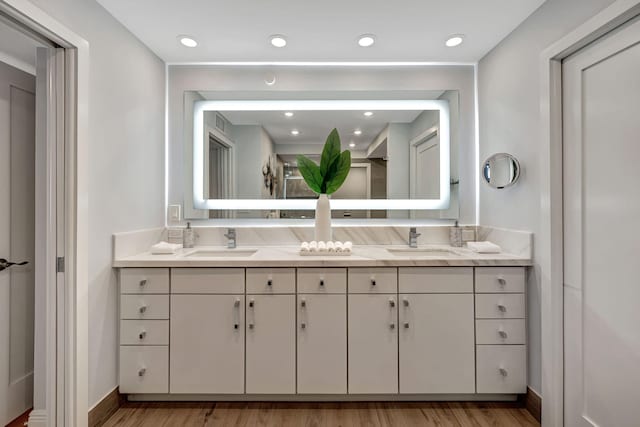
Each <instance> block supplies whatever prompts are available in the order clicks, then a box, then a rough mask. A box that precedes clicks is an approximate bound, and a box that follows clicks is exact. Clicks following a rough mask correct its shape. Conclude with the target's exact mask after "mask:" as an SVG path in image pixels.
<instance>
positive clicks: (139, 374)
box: [138, 368, 147, 377]
mask: <svg viewBox="0 0 640 427" xmlns="http://www.w3.org/2000/svg"><path fill="white" fill-rule="evenodd" d="M146 373H147V368H140V370H139V371H138V376H139V377H143V376H144V374H146Z"/></svg>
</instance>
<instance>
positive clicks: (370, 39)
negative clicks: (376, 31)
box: [358, 34, 376, 47]
mask: <svg viewBox="0 0 640 427" xmlns="http://www.w3.org/2000/svg"><path fill="white" fill-rule="evenodd" d="M375 42H376V36H374V35H373V34H363V35H361V36H360V37H358V44H359V45H360V47H370V46H373V44H374V43H375Z"/></svg>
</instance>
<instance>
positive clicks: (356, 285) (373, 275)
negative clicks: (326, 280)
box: [348, 267, 398, 294]
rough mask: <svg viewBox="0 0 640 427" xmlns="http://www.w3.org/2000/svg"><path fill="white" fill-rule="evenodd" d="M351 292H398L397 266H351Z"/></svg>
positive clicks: (349, 272) (349, 273)
mask: <svg viewBox="0 0 640 427" xmlns="http://www.w3.org/2000/svg"><path fill="white" fill-rule="evenodd" d="M348 278H349V280H348V282H349V293H351V294H371V293H373V294H376V293H377V294H395V293H397V292H398V270H396V269H395V268H385V267H383V268H350V269H349V271H348Z"/></svg>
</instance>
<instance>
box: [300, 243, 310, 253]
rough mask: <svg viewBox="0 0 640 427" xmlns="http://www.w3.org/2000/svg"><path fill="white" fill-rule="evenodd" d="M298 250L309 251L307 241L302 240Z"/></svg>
mask: <svg viewBox="0 0 640 427" xmlns="http://www.w3.org/2000/svg"><path fill="white" fill-rule="evenodd" d="M300 252H309V242H302V243H301V244H300Z"/></svg>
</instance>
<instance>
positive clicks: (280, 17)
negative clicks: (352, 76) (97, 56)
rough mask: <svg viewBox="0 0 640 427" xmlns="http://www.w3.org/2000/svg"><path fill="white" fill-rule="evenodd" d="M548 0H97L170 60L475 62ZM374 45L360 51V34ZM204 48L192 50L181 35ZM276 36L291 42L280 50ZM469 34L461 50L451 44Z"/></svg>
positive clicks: (160, 54) (198, 47) (157, 52)
mask: <svg viewBox="0 0 640 427" xmlns="http://www.w3.org/2000/svg"><path fill="white" fill-rule="evenodd" d="M544 1H545V0H517V1H514V0H482V1H478V0H447V1H443V0H395V1H389V0H348V1H345V0H324V1H301V0H216V1H211V0H181V1H171V0H135V1H131V0H98V2H99V3H100V4H102V6H104V7H105V8H106V9H107V10H108V11H109V12H110V13H111V14H112V15H113V16H115V18H116V19H118V20H119V21H120V22H122V23H123V24H124V25H125V26H126V27H127V28H128V29H129V30H130V31H131V32H132V33H133V34H135V35H136V36H137V37H138V38H139V39H140V40H142V42H144V43H145V44H146V45H147V46H149V48H151V50H153V51H154V52H155V53H156V54H157V55H158V56H159V57H160V58H162V59H163V60H165V61H167V62H207V61H211V62H213V61H216V62H221V61H243V62H244V61H268V62H272V61H437V62H475V61H477V60H479V59H480V58H482V57H483V56H484V55H485V54H486V53H487V52H488V51H489V50H491V49H492V48H493V47H494V46H495V45H496V44H498V43H499V42H500V41H501V40H502V39H503V38H504V37H506V36H507V35H508V34H509V33H510V32H511V31H512V30H513V29H515V28H516V27H517V26H518V25H519V24H520V23H521V22H522V21H523V20H524V19H526V18H527V17H528V16H529V15H530V14H531V13H532V12H533V11H534V10H535V9H537V8H538V7H539V6H540V5H541V4H542V3H544ZM366 33H372V34H375V36H376V43H375V44H374V45H373V46H372V47H368V48H362V47H359V46H358V45H357V43H356V41H357V38H358V36H359V35H361V34H366ZM181 34H186V35H191V36H193V37H194V38H195V39H196V40H197V41H198V42H199V45H198V46H197V47H195V48H186V47H183V46H182V45H180V44H179V43H178V40H177V36H178V35H181ZM272 34H284V35H285V36H286V37H287V40H288V44H287V46H286V47H284V48H280V49H278V48H275V47H273V46H271V45H270V44H269V41H268V38H269V36H270V35H272ZM452 34H465V36H466V37H465V41H464V43H463V44H462V45H461V46H458V47H455V48H447V47H445V45H444V41H445V39H446V38H447V37H448V36H449V35H452Z"/></svg>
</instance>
